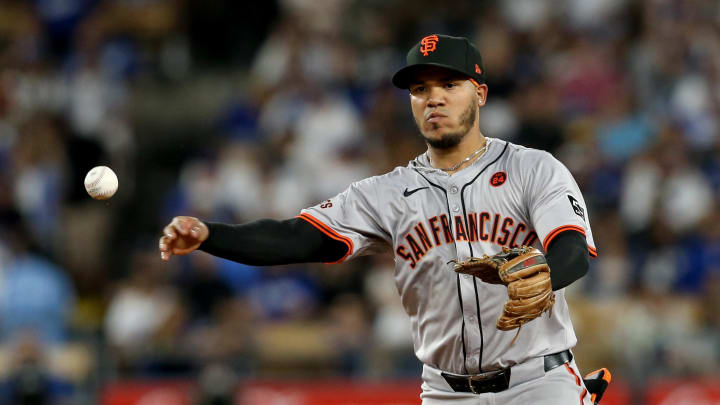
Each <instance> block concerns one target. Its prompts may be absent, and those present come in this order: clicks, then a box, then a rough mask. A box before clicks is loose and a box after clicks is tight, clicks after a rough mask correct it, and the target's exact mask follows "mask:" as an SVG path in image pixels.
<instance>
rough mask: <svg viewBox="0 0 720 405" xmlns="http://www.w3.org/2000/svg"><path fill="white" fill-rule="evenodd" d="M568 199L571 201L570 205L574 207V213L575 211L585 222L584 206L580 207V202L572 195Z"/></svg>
mask: <svg viewBox="0 0 720 405" xmlns="http://www.w3.org/2000/svg"><path fill="white" fill-rule="evenodd" d="M568 199H569V200H570V205H571V206H572V208H573V211H575V213H576V214H577V215H578V216H579V217H580V218H582V219H583V221H585V209H583V207H582V205H580V202H578V200H577V199H576V198H575V197H573V196H571V195H570V194H568Z"/></svg>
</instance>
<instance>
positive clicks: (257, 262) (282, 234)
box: [199, 218, 348, 266]
mask: <svg viewBox="0 0 720 405" xmlns="http://www.w3.org/2000/svg"><path fill="white" fill-rule="evenodd" d="M205 224H206V225H207V226H208V229H209V230H210V236H208V238H207V240H205V241H204V242H203V243H202V244H201V245H200V248H199V249H200V250H203V251H205V252H207V253H210V254H212V255H214V256H218V257H222V258H224V259H229V260H233V261H236V262H240V263H244V264H249V265H252V266H272V265H279V264H291V263H311V262H326V263H328V262H335V261H338V260H340V259H341V258H342V257H344V256H345V254H346V253H347V250H348V247H347V245H345V244H344V243H342V242H339V241H337V240H335V239H332V238H330V237H329V236H327V235H325V234H324V233H322V232H321V231H320V230H318V229H317V228H315V227H314V226H312V225H311V224H310V223H308V222H307V221H305V220H303V219H300V218H292V219H287V220H284V221H277V220H274V219H261V220H258V221H254V222H250V223H247V224H242V225H229V224H221V223H213V222H205Z"/></svg>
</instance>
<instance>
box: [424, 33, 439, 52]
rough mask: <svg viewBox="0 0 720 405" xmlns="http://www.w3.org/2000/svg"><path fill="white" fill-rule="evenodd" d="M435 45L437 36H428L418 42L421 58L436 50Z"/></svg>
mask: <svg viewBox="0 0 720 405" xmlns="http://www.w3.org/2000/svg"><path fill="white" fill-rule="evenodd" d="M437 43H438V36H437V35H428V36H426V37H425V38H423V39H422V41H420V52H422V54H423V56H428V55H429V54H430V52H432V51H434V50H435V49H437Z"/></svg>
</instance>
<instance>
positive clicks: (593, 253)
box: [588, 246, 598, 257]
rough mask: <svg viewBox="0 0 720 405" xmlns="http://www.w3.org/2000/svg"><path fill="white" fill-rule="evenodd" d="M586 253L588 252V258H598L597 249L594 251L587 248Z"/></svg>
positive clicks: (590, 247)
mask: <svg viewBox="0 0 720 405" xmlns="http://www.w3.org/2000/svg"><path fill="white" fill-rule="evenodd" d="M588 252H590V256H592V257H598V254H597V249H595V248H594V247H592V246H588Z"/></svg>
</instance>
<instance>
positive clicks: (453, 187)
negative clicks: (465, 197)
mask: <svg viewBox="0 0 720 405" xmlns="http://www.w3.org/2000/svg"><path fill="white" fill-rule="evenodd" d="M458 190H459V189H458V188H457V186H452V187H450V192H451V193H452V194H457V192H458Z"/></svg>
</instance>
